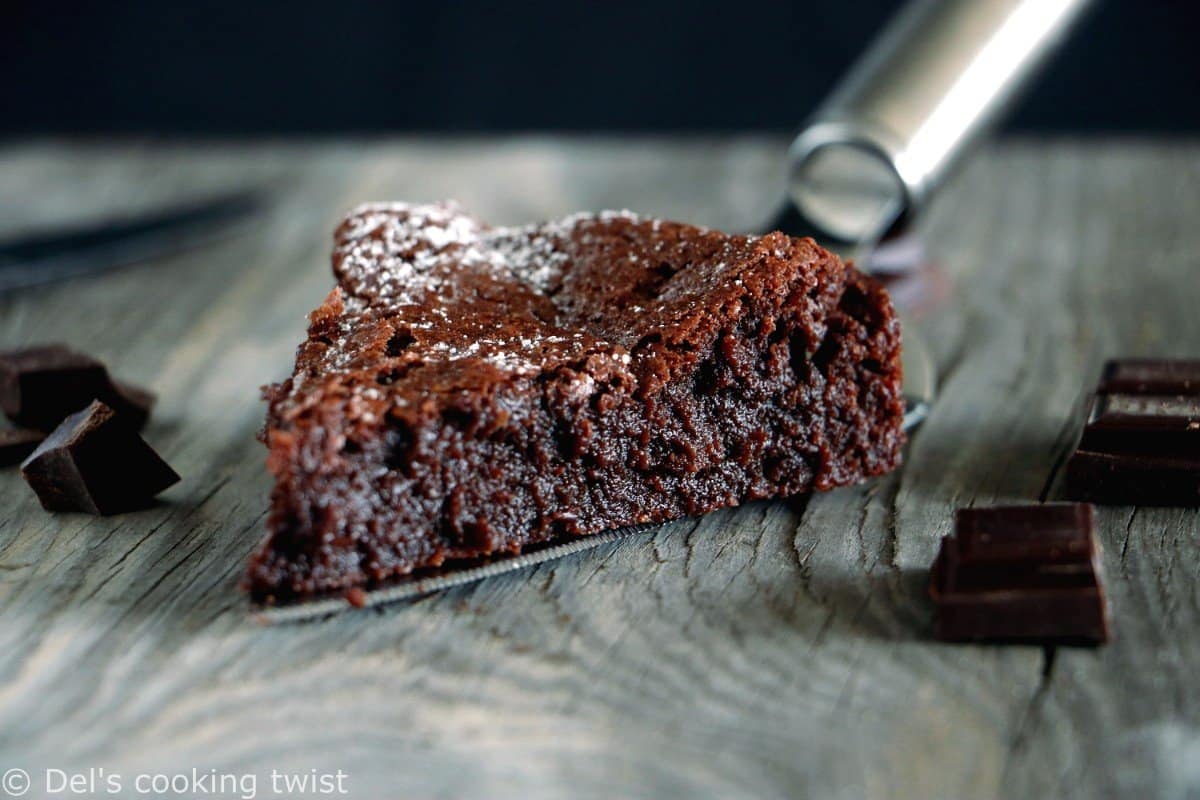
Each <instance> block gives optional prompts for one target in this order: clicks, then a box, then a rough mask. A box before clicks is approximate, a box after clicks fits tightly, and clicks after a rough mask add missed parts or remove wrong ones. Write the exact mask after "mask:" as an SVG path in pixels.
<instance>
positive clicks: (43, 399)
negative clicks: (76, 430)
mask: <svg viewBox="0 0 1200 800" xmlns="http://www.w3.org/2000/svg"><path fill="white" fill-rule="evenodd" d="M93 400H99V401H100V402H102V403H104V404H105V405H107V406H108V407H109V408H111V409H112V410H113V411H114V412H116V413H117V414H118V415H119V416H120V418H121V419H122V421H123V422H125V423H128V424H130V425H132V426H133V427H135V428H141V427H142V426H143V425H144V424H145V423H146V420H147V418H148V417H149V416H150V408H151V407H152V406H153V404H154V395H153V394H151V393H150V392H148V391H146V390H144V389H138V388H135V387H132V386H127V385H124V384H120V383H117V382H116V381H114V380H113V379H112V378H111V377H110V376H109V374H108V369H107V368H106V367H105V366H104V365H103V364H101V363H100V362H99V361H97V360H96V359H94V358H92V357H91V356H89V355H86V354H84V353H80V352H77V351H75V350H72V349H70V348H69V347H66V346H65V345H60V344H52V345H44V346H41V347H30V348H27V349H24V350H14V351H11V352H7V353H0V409H3V411H4V413H5V414H6V415H7V416H8V418H9V419H11V420H12V421H13V422H15V423H16V424H18V425H20V426H22V427H25V428H32V429H34V430H39V431H45V432H49V431H52V430H54V428H55V427H56V426H57V425H58V424H59V423H60V422H62V421H63V420H64V419H65V418H66V417H67V416H68V415H70V414H73V413H75V412H76V411H79V410H80V409H83V408H85V407H87V405H88V404H89V403H91V402H92V401H93Z"/></svg>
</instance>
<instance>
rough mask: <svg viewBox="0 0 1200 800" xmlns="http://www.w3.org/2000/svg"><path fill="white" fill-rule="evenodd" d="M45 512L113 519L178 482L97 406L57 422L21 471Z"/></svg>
mask: <svg viewBox="0 0 1200 800" xmlns="http://www.w3.org/2000/svg"><path fill="white" fill-rule="evenodd" d="M21 474H22V475H23V476H24V478H25V481H26V482H27V483H28V484H29V485H30V487H32V488H33V490H34V492H36V493H37V496H38V499H39V500H41V501H42V507H43V508H45V509H46V510H47V511H85V512H87V513H89V514H106V515H107V514H116V513H119V512H122V511H132V510H134V509H137V508H143V507H145V506H146V505H148V504H149V502H150V500H151V499H152V498H153V497H154V496H155V495H156V494H158V493H159V492H161V491H162V490H164V489H166V488H167V487H168V486H171V485H172V484H174V483H176V482H177V481H178V480H179V476H178V475H177V474H175V471H174V470H173V469H171V468H170V467H169V466H167V464H166V462H165V461H163V460H162V459H161V458H159V456H158V454H157V453H155V452H154V450H152V449H151V448H150V445H148V444H146V442H145V441H143V440H142V437H141V436H139V435H138V434H137V431H135V430H134V429H133V428H131V427H130V426H129V425H128V424H126V423H123V422H121V421H120V420H119V419H118V417H117V414H116V413H115V412H114V411H113V410H112V409H111V408H109V407H108V406H106V405H104V404H103V403H101V402H99V401H94V402H93V403H92V404H91V405H89V406H88V407H87V408H85V409H84V410H83V411H80V412H78V413H76V414H72V415H71V416H69V417H67V418H66V419H65V420H63V422H62V424H61V425H59V426H58V427H57V428H56V429H55V430H54V432H53V433H51V434H50V435H49V436H47V437H46V439H45V441H43V442H42V443H41V445H39V446H38V448H37V449H36V450H34V451H33V453H32V454H31V455H30V456H29V458H27V459H25V463H23V464H22V465H21Z"/></svg>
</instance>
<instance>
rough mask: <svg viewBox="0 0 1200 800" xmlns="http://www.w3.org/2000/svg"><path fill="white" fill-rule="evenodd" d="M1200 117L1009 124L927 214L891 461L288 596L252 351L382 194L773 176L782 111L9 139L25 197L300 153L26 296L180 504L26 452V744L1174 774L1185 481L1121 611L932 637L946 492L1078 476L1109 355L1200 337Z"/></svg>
mask: <svg viewBox="0 0 1200 800" xmlns="http://www.w3.org/2000/svg"><path fill="white" fill-rule="evenodd" d="M1198 155H1200V149H1198V148H1197V146H1195V145H1191V144H1176V145H1157V144H1150V143H1113V144H1080V143H1071V142H1063V143H1057V144H1052V145H1042V144H1032V143H1014V144H1008V145H1005V146H1001V147H998V148H993V149H991V150H989V151H987V152H985V153H984V154H983V155H981V156H980V157H979V158H978V159H976V160H975V161H974V162H973V163H972V164H971V165H970V166H969V167H968V168H967V169H966V170H965V171H964V172H963V173H962V174H961V175H959V176H958V177H957V178H956V180H955V181H954V183H953V185H952V186H951V187H950V188H949V190H948V191H947V194H946V195H945V196H944V197H943V199H942V201H941V202H940V203H939V204H938V205H937V206H936V208H935V209H934V210H933V213H932V215H931V216H930V218H929V219H928V221H927V228H928V231H929V236H930V240H931V242H932V244H933V247H934V249H935V252H937V253H938V254H939V257H940V259H941V260H942V261H943V262H944V264H945V266H946V269H947V271H948V272H949V273H950V274H951V275H952V276H953V277H954V278H955V279H956V281H957V290H956V295H955V302H954V303H953V304H952V305H951V306H949V307H947V308H945V309H943V310H942V311H940V312H939V313H938V314H936V315H935V316H932V317H929V318H926V319H923V320H922V321H921V322H920V327H921V329H922V331H923V332H924V333H925V334H926V336H927V338H928V339H929V340H930V343H931V344H932V345H933V347H934V350H935V352H936V353H937V354H938V360H939V363H940V366H941V367H942V370H943V376H944V383H943V393H942V397H941V399H940V400H939V403H938V405H937V407H936V409H935V412H934V414H933V416H932V417H931V419H930V420H929V422H928V423H927V425H926V427H925V428H924V429H923V430H922V431H921V432H920V434H919V435H918V436H916V437H915V438H914V441H913V442H912V444H911V445H910V447H909V451H908V459H907V465H906V466H905V467H904V468H903V469H902V470H901V471H900V472H898V473H896V474H895V475H892V476H889V477H888V478H886V479H883V480H880V481H877V482H875V483H873V484H871V485H868V486H864V487H860V488H857V489H850V490H842V491H838V492H834V493H831V494H828V495H821V496H817V497H815V498H813V499H812V500H811V501H807V502H805V501H800V502H795V503H791V504H787V503H756V504H751V505H749V506H747V507H745V508H742V509H736V510H731V511H727V512H722V513H718V514H713V515H711V516H709V517H706V518H704V519H702V520H685V521H680V522H678V523H674V524H671V525H667V526H664V527H663V528H662V529H661V530H659V531H657V532H655V533H653V534H651V535H647V536H646V537H643V538H642V539H640V540H637V541H632V542H626V543H623V544H618V545H613V546H608V547H605V548H602V549H601V550H600V551H598V552H595V553H592V554H588V555H585V556H583V557H580V558H574V559H570V560H566V561H563V562H559V563H557V564H552V565H543V566H541V567H538V568H536V569H534V570H532V571H530V572H529V573H527V574H522V575H514V576H507V577H503V578H499V579H495V580H491V581H487V582H485V583H482V584H479V585H477V586H474V587H467V588H463V589H457V590H453V591H450V592H447V593H445V594H444V595H440V596H437V597H431V598H427V599H424V600H421V601H418V602H416V603H413V604H410V605H407V606H403V607H397V608H393V609H389V610H385V611H382V612H371V613H365V614H352V615H344V616H341V617H338V618H335V619H331V620H326V621H323V622H318V623H314V624H304V625H293V626H283V627H276V628H263V627H260V626H257V625H254V624H253V623H251V622H249V621H248V620H247V619H246V616H245V613H244V612H245V605H244V599H243V597H242V596H241V595H240V594H239V592H238V591H237V581H238V580H239V578H240V573H241V570H242V568H243V564H244V560H245V557H246V555H247V554H248V553H249V551H250V550H251V548H252V547H253V546H254V544H255V542H256V540H257V538H258V536H259V534H260V532H261V526H262V514H263V511H264V508H265V498H266V493H267V490H268V481H267V480H266V476H265V473H264V471H263V466H262V462H263V451H262V449H261V446H260V445H259V444H258V443H257V442H255V441H254V438H253V436H254V432H255V430H256V429H257V427H258V425H259V424H260V421H261V412H262V410H261V407H260V406H259V404H258V403H257V401H256V389H257V386H258V385H260V384H262V383H264V382H266V381H269V380H271V379H274V378H277V377H279V376H280V375H282V374H284V373H285V372H286V371H287V367H288V362H289V361H290V357H291V352H292V350H293V348H294V346H295V345H296V343H298V342H299V340H300V336H301V333H302V331H303V314H304V313H305V312H306V311H307V310H308V309H310V308H312V307H313V306H314V305H315V304H316V303H317V302H318V301H319V299H320V298H321V296H322V295H323V294H324V293H325V291H327V290H328V288H329V286H330V285H331V279H330V277H329V275H328V266H327V263H328V241H329V232H330V230H331V229H332V227H333V224H334V223H335V222H336V219H337V217H338V214H339V213H341V212H342V211H344V210H345V209H346V208H348V207H349V206H351V205H353V204H354V203H356V202H358V201H360V200H364V199H370V198H386V197H406V198H412V199H431V198H437V197H443V196H456V197H458V199H460V200H461V201H462V202H463V203H464V204H465V205H467V206H468V207H471V208H474V209H478V211H479V213H481V215H483V216H485V217H487V218H490V219H493V220H495V221H497V222H518V221H522V220H529V219H535V218H542V217H549V216H554V215H558V214H562V213H565V212H568V211H571V210H575V209H577V208H598V207H622V206H629V205H632V206H634V207H635V208H636V210H638V211H642V212H645V213H649V214H659V215H664V216H670V217H676V218H683V219H688V220H692V221H696V222H700V223H702V224H709V225H715V226H720V227H724V228H731V229H749V228H752V227H753V226H754V225H756V224H757V223H758V222H759V221H760V220H764V219H766V218H767V217H768V216H769V213H770V211H771V207H772V205H773V203H774V199H775V197H777V196H778V195H777V188H776V187H778V185H779V176H780V174H781V173H780V166H781V159H782V143H781V142H778V141H773V140H762V139H753V138H746V139H728V140H720V141H708V140H692V141H683V142H679V141H665V140H629V141H613V140H582V141H571V140H562V139H553V138H515V139H511V140H506V141H503V142H500V143H495V142H493V143H487V144H483V143H480V142H477V141H469V140H464V141H454V142H450V143H440V144H438V143H430V142H427V141H422V140H410V141H397V142H345V143H330V144H305V143H301V144H271V145H258V146H227V145H222V146H215V145H210V146H203V147H201V146H195V147H188V146H182V145H175V146H162V145H149V144H139V143H130V144H126V145H120V146H113V145H108V146H104V145H76V144H64V143H58V142H43V143H33V144H28V145H14V146H9V147H7V148H3V149H0V204H2V207H4V208H5V210H6V214H5V215H4V219H3V220H0V235H2V234H3V233H4V232H6V231H15V230H22V229H24V228H25V227H26V226H28V225H30V224H32V223H34V222H41V223H42V224H49V223H51V222H58V221H66V220H72V219H79V218H82V217H85V216H87V215H88V214H90V213H95V212H96V210H98V209H105V208H111V207H113V206H114V205H118V206H120V207H124V208H131V209H136V208H139V207H141V208H145V207H151V206H152V205H153V204H155V203H159V202H163V201H164V200H166V199H169V198H173V197H179V196H185V195H194V194H202V193H204V192H206V191H211V190H215V189H218V188H222V187H228V186H231V185H238V184H242V183H246V182H251V183H252V182H257V181H266V180H271V181H282V182H283V183H282V184H281V185H282V186H283V189H282V190H281V199H280V202H279V204H278V206H277V207H276V208H275V209H274V210H273V211H272V212H271V214H270V215H269V217H268V218H267V219H266V220H264V221H263V223H262V225H261V227H260V228H259V229H258V230H256V231H255V232H254V233H253V234H252V235H248V236H243V237H239V238H236V239H230V240H228V241H226V242H224V243H222V244H220V245H218V246H214V247H212V248H209V249H206V250H203V251H197V252H194V253H188V254H182V255H180V256H177V257H174V258H171V259H168V260H165V261H163V262H161V263H156V264H153V265H145V266H140V267H135V268H131V269H129V270H125V271H122V272H119V273H114V274H111V275H107V276H103V277H95V278H88V279H85V280H81V281H78V282H76V283H74V284H72V285H71V286H69V287H65V286H61V287H47V288H43V289H38V290H34V291H30V292H24V293H21V294H19V295H14V296H12V297H0V346H11V345H16V344H21V343H25V342H32V341H42V340H47V339H60V338H61V339H66V340H67V341H69V342H71V343H73V344H76V345H78V346H81V347H84V348H86V349H87V350H89V351H91V352H94V353H96V354H97V355H100V356H102V357H104V358H106V359H107V360H108V361H109V362H110V363H111V364H112V365H113V366H114V368H115V369H116V370H117V371H118V372H119V374H121V375H122V376H123V377H128V378H129V379H131V380H136V381H141V382H145V383H148V384H150V385H152V386H153V387H154V388H155V389H156V390H158V391H159V392H160V393H161V400H160V407H159V409H158V412H157V413H156V416H155V420H154V422H153V424H152V426H151V427H150V428H149V430H148V432H147V437H148V438H149V439H150V440H151V441H152V442H153V443H154V444H155V446H156V447H158V448H159V449H160V451H161V452H162V453H163V455H164V456H165V457H166V458H167V459H168V460H169V461H170V462H171V463H172V464H173V465H175V466H176V468H177V469H178V471H179V472H180V473H181V474H183V475H184V478H185V479H184V481H183V483H182V484H181V485H179V486H178V487H176V488H175V489H173V490H171V491H170V492H168V493H167V494H166V495H165V501H164V502H163V503H162V504H160V505H159V506H157V507H155V508H152V509H150V510H147V511H145V512H140V513H137V514H131V515H125V516H120V517H115V518H112V519H92V518H89V517H83V516H77V515H59V516H49V515H46V514H44V513H43V512H41V511H40V509H38V507H37V504H36V501H35V500H34V499H33V498H32V497H31V496H30V495H29V493H28V491H27V489H26V488H25V487H24V485H23V484H22V483H21V481H20V480H19V477H17V476H16V475H15V474H13V473H6V474H3V475H0V766H4V767H6V768H7V766H8V765H18V766H21V767H23V768H26V769H30V770H31V771H33V772H34V773H35V775H36V774H37V772H38V770H40V769H42V768H45V767H58V768H62V769H84V768H87V767H88V766H104V767H105V768H106V769H108V770H110V771H113V770H115V771H119V772H121V773H123V774H126V775H132V774H135V773H137V772H144V771H149V772H173V771H187V770H190V769H191V768H192V767H196V768H198V769H201V770H207V769H217V770H221V771H232V772H237V773H241V772H247V771H249V772H253V773H254V774H256V775H257V776H258V778H259V781H260V787H262V786H265V782H266V781H267V773H268V771H269V770H270V769H271V768H275V769H279V770H293V771H307V770H310V769H319V770H329V771H333V770H337V769H341V770H343V771H345V772H346V773H348V774H349V776H350V777H349V785H350V787H351V788H352V790H353V793H354V795H355V796H380V795H385V794H386V795H392V794H398V795H402V796H488V797H507V796H514V797H517V796H519V797H543V796H545V797H556V796H562V795H564V794H570V795H572V796H583V797H601V796H604V797H608V796H612V795H621V796H647V797H650V796H653V797H659V796H676V795H689V796H763V797H784V796H809V795H811V796H821V797H827V796H831V797H842V796H845V797H907V796H913V797H916V796H923V797H929V796H934V797H996V796H1029V797H1040V796H1050V795H1053V796H1063V795H1066V796H1087V797H1092V796H1103V795H1106V794H1112V795H1114V796H1115V795H1126V796H1128V795H1129V794H1132V793H1134V792H1138V793H1143V794H1146V795H1148V796H1164V797H1170V796H1185V795H1187V793H1188V792H1194V791H1195V790H1196V787H1197V785H1200V773H1198V772H1197V770H1196V768H1195V766H1194V764H1195V763H1196V759H1195V757H1194V755H1195V753H1196V752H1198V750H1200V729H1198V728H1197V727H1196V726H1197V724H1198V723H1197V716H1198V714H1200V698H1198V697H1197V688H1196V685H1195V682H1194V681H1192V680H1191V676H1190V674H1189V672H1190V670H1189V666H1190V665H1192V664H1195V663H1197V655H1198V654H1197V653H1196V652H1195V649H1196V648H1197V647H1200V644H1196V642H1197V641H1200V637H1197V636H1196V635H1195V634H1196V633H1197V632H1198V630H1200V619H1198V616H1200V596H1198V595H1197V590H1196V587H1197V585H1198V584H1197V581H1196V566H1195V565H1196V563H1197V559H1196V545H1195V539H1196V536H1197V534H1198V533H1200V519H1198V517H1197V512H1196V511H1192V510H1182V511H1180V510H1175V511H1168V510H1157V509H1156V510H1151V509H1139V510H1137V511H1134V510H1133V509H1129V508H1118V509H1106V510H1103V511H1102V512H1101V514H1100V519H1101V529H1102V530H1101V536H1102V540H1103V543H1104V545H1105V548H1106V554H1105V562H1106V568H1107V570H1108V575H1109V586H1110V590H1111V595H1112V602H1113V606H1114V610H1115V612H1116V618H1117V633H1118V638H1117V640H1116V641H1115V642H1114V643H1113V644H1111V645H1109V646H1108V647H1106V648H1103V649H1101V650H1098V651H1088V650H1070V649H1059V650H1057V651H1055V652H1053V653H1052V654H1047V653H1044V652H1043V651H1042V650H1041V649H1040V648H1032V647H1007V648H998V647H963V646H954V647H952V646H945V645H939V644H936V643H933V642H931V641H929V639H928V631H929V613H930V609H929V606H928V604H927V602H926V600H925V598H924V581H925V570H926V569H927V566H928V563H929V561H930V560H931V559H932V556H933V552H934V549H935V547H936V543H937V540H938V538H939V537H940V536H941V535H943V534H944V533H946V532H948V530H949V526H950V521H951V515H952V512H953V509H954V508H956V507H958V506H963V505H976V504H986V503H991V502H994V501H1000V500H1004V501H1010V500H1030V499H1037V498H1039V497H1043V496H1048V497H1055V496H1057V491H1058V482H1059V481H1058V480H1057V479H1056V475H1057V467H1058V466H1059V465H1060V463H1061V458H1062V455H1063V453H1064V452H1065V451H1066V449H1067V448H1068V447H1069V446H1070V445H1071V444H1072V437H1073V436H1074V435H1075V433H1076V431H1077V424H1078V417H1079V411H1080V407H1081V404H1082V401H1083V394H1084V391H1085V390H1086V387H1087V386H1088V385H1089V384H1090V383H1091V382H1092V381H1093V379H1094V376H1095V371H1096V369H1097V367H1098V364H1099V362H1100V360H1101V359H1102V358H1103V357H1105V356H1107V355H1113V354H1118V353H1168V354H1189V353H1190V354H1196V353H1197V351H1200V323H1198V322H1197V318H1196V314H1195V309H1196V307H1197V300H1198V299H1200V298H1198V297H1197V281H1196V280H1195V279H1194V278H1193V277H1192V276H1193V275H1195V274H1196V268H1197V267H1198V266H1200V264H1197V261H1198V260H1200V257H1198V256H1197V255H1196V254H1197V253H1200V247H1197V245H1200V231H1198V230H1197V229H1196V228H1195V226H1194V225H1193V224H1192V220H1194V219H1196V218H1197V212H1200V193H1198V192H1197V190H1196V189H1195V187H1196V186H1197V185H1200V183H1198V182H1197V177H1200V176H1198V175H1197V172H1198V171H1200V159H1198V158H1197V156H1198Z"/></svg>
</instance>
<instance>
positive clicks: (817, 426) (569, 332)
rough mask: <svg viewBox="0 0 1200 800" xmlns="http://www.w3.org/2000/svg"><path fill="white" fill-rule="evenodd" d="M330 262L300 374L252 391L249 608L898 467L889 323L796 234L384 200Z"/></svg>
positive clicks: (868, 284) (346, 225)
mask: <svg viewBox="0 0 1200 800" xmlns="http://www.w3.org/2000/svg"><path fill="white" fill-rule="evenodd" d="M333 270H334V273H335V275H336V277H337V281H338V286H337V287H336V288H335V289H334V290H333V291H332V292H331V293H330V295H329V297H328V298H327V299H326V300H325V302H324V303H323V304H322V305H321V306H320V307H319V308H317V309H316V310H315V311H314V312H313V313H312V314H311V316H310V326H309V331H308V339H307V341H305V342H304V343H303V344H302V345H301V346H300V348H299V350H298V352H297V357H296V368H295V372H294V374H293V376H292V377H291V378H290V379H288V380H286V381H284V382H283V383H281V384H277V385H274V386H271V387H268V388H267V389H266V392H265V393H266V398H267V400H268V403H269V411H268V417H267V425H266V428H265V431H264V438H265V441H266V444H267V447H268V449H269V456H268V466H269V469H270V471H271V472H272V473H273V475H274V477H275V481H276V483H275V488H274V491H273V493H272V499H271V512H270V515H269V519H268V523H267V527H268V535H267V538H266V539H265V541H264V542H263V544H262V545H261V546H260V548H259V549H258V551H257V552H256V554H255V555H254V557H253V558H252V561H251V564H250V569H249V574H248V577H247V581H246V583H247V586H248V588H249V590H250V592H251V595H252V596H253V598H254V599H256V600H257V601H259V602H265V603H272V602H290V601H294V600H299V599H304V598H306V597H309V596H312V595H317V594H328V593H336V592H348V591H351V590H354V591H357V590H359V589H363V588H371V587H373V586H376V585H380V584H383V583H386V582H387V581H389V580H391V579H395V578H398V577H401V576H404V575H408V574H410V573H413V572H421V571H425V570H430V569H434V568H438V567H448V566H453V565H455V564H458V563H463V562H470V563H474V561H475V560H478V559H481V558H487V557H491V556H498V555H503V554H511V553H517V552H520V551H521V550H522V549H524V548H529V547H532V546H536V545H538V544H542V543H545V542H548V541H551V540H555V541H557V540H561V539H563V538H569V537H577V536H585V535H588V534H592V533H597V532H599V531H602V530H606V529H610V528H614V527H620V526H624V525H630V524H636V523H646V522H658V521H662V520H668V519H672V518H676V517H680V516H684V515H695V514H702V513H705V512H708V511H712V510H714V509H717V508H722V507H726V506H733V505H737V504H739V503H742V502H745V501H748V500H753V499H757V498H766V497H778V496H788V495H795V494H798V493H803V492H808V491H812V490H828V489H832V488H834V487H837V486H844V485H847V484H853V483H856V482H858V481H861V480H863V479H864V478H866V477H868V476H872V475H879V474H882V473H885V472H887V471H889V470H891V469H892V468H893V467H895V466H896V465H897V464H898V463H899V460H900V449H901V446H902V444H903V441H904V434H903V432H902V430H901V420H902V417H903V412H904V403H903V398H902V395H901V368H900V326H899V323H898V321H897V320H896V317H895V314H894V312H893V310H892V306H891V303H890V302H889V300H888V297H887V294H886V292H885V291H884V290H883V288H882V287H881V286H880V285H879V284H878V283H877V282H876V281H874V280H873V279H871V278H869V277H867V276H865V275H863V274H861V273H859V272H858V271H856V270H855V269H854V268H853V267H851V266H847V265H845V264H843V263H842V262H841V261H840V260H839V259H838V258H837V257H836V256H835V255H833V254H831V253H829V252H828V251H826V250H823V249H822V248H820V247H819V246H817V245H816V244H815V243H814V242H813V241H812V240H811V239H793V238H790V237H788V236H785V235H784V234H782V233H772V234H769V235H766V236H730V235H726V234H723V233H719V232H716V231H712V230H708V229H705V228H698V227H693V226H690V225H684V224H680V223H675V222H666V221H662V220H657V219H642V218H639V217H638V216H636V215H634V214H632V213H630V212H626V211H620V212H611V211H606V212H601V213H598V214H578V215H574V216H570V217H567V218H565V219H562V220H558V221H554V222H549V223H544V224H537V225H529V226H523V227H513V228H495V227H489V226H487V225H485V224H483V223H482V222H480V221H479V220H477V219H475V218H474V217H472V216H471V215H469V214H467V213H465V212H464V211H462V210H461V209H460V208H459V207H458V206H457V205H455V204H453V203H439V204H432V205H409V204H404V203H386V204H383V203H380V204H370V205H365V206H362V207H360V208H358V209H356V210H355V211H354V212H353V213H351V214H350V215H349V216H348V217H347V218H346V220H345V221H344V222H343V223H342V224H341V226H340V227H339V228H338V230H337V232H336V234H335V248H334V253H333Z"/></svg>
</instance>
